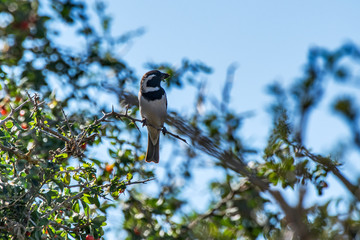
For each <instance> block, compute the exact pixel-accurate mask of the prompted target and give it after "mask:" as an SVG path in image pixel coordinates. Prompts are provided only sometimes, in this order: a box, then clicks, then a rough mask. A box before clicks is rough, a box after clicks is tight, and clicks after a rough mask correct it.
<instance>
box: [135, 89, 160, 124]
mask: <svg viewBox="0 0 360 240" xmlns="http://www.w3.org/2000/svg"><path fill="white" fill-rule="evenodd" d="M139 103H140V107H139V108H140V114H141V116H142V118H146V120H147V122H149V123H150V124H151V125H153V126H155V127H158V128H161V127H163V124H164V122H165V119H166V115H167V110H166V95H164V96H163V97H162V98H161V99H158V100H154V101H147V100H146V99H145V98H144V97H140V98H139Z"/></svg>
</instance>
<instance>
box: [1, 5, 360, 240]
mask: <svg viewBox="0 0 360 240" xmlns="http://www.w3.org/2000/svg"><path fill="white" fill-rule="evenodd" d="M94 3H95V6H88V5H87V4H86V2H85V1H73V0H62V1H55V0H44V1H40V2H39V1H35V0H32V1H31V0H2V1H1V3H0V64H1V66H0V81H1V82H0V83H1V85H0V86H1V91H0V96H1V102H0V111H1V115H2V117H1V118H2V119H3V120H2V121H1V126H0V127H1V140H0V141H1V142H0V150H1V152H0V154H1V162H0V169H1V172H0V189H1V191H0V202H1V204H0V205H1V206H0V237H1V239H87V240H89V239H100V238H105V237H104V229H106V227H105V226H106V225H107V215H108V214H109V212H110V211H113V209H117V210H119V211H121V212H122V216H121V221H120V220H119V221H118V223H119V229H120V230H119V231H120V234H122V236H123V238H126V239H160V238H161V239H281V238H283V239H358V238H360V231H359V229H360V222H359V220H360V219H359V214H358V213H359V201H360V194H359V192H360V191H359V190H360V189H359V187H358V182H355V183H352V182H351V181H350V180H348V179H347V177H346V176H345V175H344V174H343V173H342V172H341V165H342V163H343V161H344V159H346V158H345V155H346V154H347V153H348V150H349V149H352V150H354V151H357V152H358V151H359V150H360V128H359V107H358V93H359V91H358V87H359V77H360V76H359V75H357V74H358V69H359V60H360V50H359V48H358V46H356V45H355V44H353V43H346V44H344V45H342V46H340V47H339V48H338V49H335V50H331V51H330V50H327V49H324V48H320V47H318V48H312V49H310V50H309V53H308V59H307V62H306V64H305V68H304V72H303V76H301V77H300V78H297V79H296V80H295V81H294V83H293V84H292V85H291V86H290V87H284V86H282V85H281V84H279V83H273V84H271V85H270V86H269V87H268V92H269V93H270V94H271V95H272V96H273V97H274V98H273V102H272V104H271V105H270V106H269V114H271V116H272V118H273V122H272V125H271V126H269V127H268V129H269V137H268V143H267V146H266V147H265V149H255V148H253V147H252V146H248V145H247V144H246V143H244V141H243V139H242V138H241V135H240V133H239V130H240V129H241V127H242V123H243V121H244V120H245V119H247V118H250V117H251V115H252V114H251V113H249V112H245V113H239V112H237V110H236V109H230V108H229V107H228V106H229V102H230V101H231V99H230V94H231V89H232V82H233V78H234V73H235V71H236V66H235V65H231V66H229V69H228V73H227V76H224V79H225V81H224V87H223V91H222V93H223V94H222V97H221V99H214V98H212V99H209V98H208V97H207V95H206V93H205V92H204V84H205V83H204V76H206V75H208V74H211V72H212V69H211V67H208V66H206V64H204V63H202V62H199V61H192V60H188V59H184V60H183V61H182V63H181V65H180V66H179V67H176V68H175V67H173V65H172V64H171V63H154V62H151V63H146V66H147V68H148V69H149V70H150V69H160V70H162V71H164V72H167V73H169V74H170V76H171V77H170V80H169V81H168V82H167V83H166V86H165V87H166V89H171V88H183V87H185V86H187V87H189V86H190V87H192V88H194V89H195V90H196V94H195V96H193V98H194V99H193V101H194V110H193V112H192V114H191V116H182V115H181V113H176V112H173V111H171V112H170V113H169V119H168V121H167V124H168V125H170V127H171V130H173V131H175V132H177V133H178V134H180V136H182V137H185V138H186V139H187V140H188V142H189V144H188V145H184V144H180V142H179V140H177V139H173V138H170V137H163V138H162V141H164V142H166V143H167V144H169V145H170V147H167V149H170V150H169V153H168V154H166V155H168V156H169V158H168V159H162V161H166V166H167V168H166V173H165V174H164V177H162V178H158V177H157V176H155V174H154V171H153V170H151V169H150V168H149V167H148V166H146V165H147V164H146V163H144V161H143V158H144V151H145V147H144V144H142V143H143V141H142V139H143V138H145V137H144V134H142V135H141V134H140V132H139V131H138V130H137V128H136V127H135V125H134V123H133V122H132V121H131V120H129V119H128V118H126V117H124V118H121V119H112V121H97V120H96V119H99V118H101V117H102V116H103V113H102V112H105V113H109V112H111V110H112V106H109V104H107V99H109V98H112V99H118V101H117V102H118V103H119V106H120V104H122V105H121V106H122V107H121V108H119V107H118V106H116V109H117V110H119V111H121V112H123V113H125V111H126V110H125V109H128V110H129V111H128V112H126V113H128V114H129V115H130V116H132V117H136V116H137V112H138V107H137V98H136V95H137V92H136V91H137V90H134V89H137V88H138V84H139V79H140V77H141V74H142V73H136V72H135V71H134V70H133V69H132V68H131V66H129V65H128V63H126V62H125V61H124V60H123V59H122V58H121V56H117V55H115V54H114V51H112V49H114V48H118V47H121V46H123V45H126V44H127V42H129V41H130V40H131V39H132V38H134V37H140V36H141V35H142V34H143V33H144V31H143V29H135V30H134V31H132V32H128V33H125V34H123V35H122V36H112V35H111V34H110V27H111V18H110V17H109V16H107V15H106V13H105V9H104V8H105V4H104V3H103V2H102V1H95V2H94ZM44 8H47V9H46V11H44V10H43V9H44ZM94 13H95V15H96V16H97V19H93V18H91V17H90V16H93V14H94ZM94 21H98V23H97V24H94ZM56 24H63V25H65V26H67V27H68V28H69V29H72V30H74V32H76V37H77V38H79V39H81V41H83V42H84V45H83V46H79V48H77V49H73V48H70V47H67V46H66V45H62V44H59V41H58V39H59V38H60V37H61V36H60V35H59V32H58V30H57V29H56V27H54V26H56ZM94 25H96V26H97V25H98V26H99V27H94ZM269 77H271V76H269ZM331 82H335V83H336V84H338V85H339V86H340V85H341V86H347V87H348V88H349V89H351V91H349V93H347V94H342V95H339V96H338V97H336V98H335V99H333V100H332V102H331V106H330V107H331V108H332V109H333V112H334V114H336V115H338V116H339V117H340V118H341V119H342V120H343V121H344V124H345V125H347V126H348V127H349V129H350V132H351V136H352V138H351V139H348V140H344V139H339V147H338V148H336V149H334V151H333V152H332V153H331V154H329V152H324V153H314V152H312V151H311V146H306V144H305V143H304V139H305V135H306V133H307V130H308V128H307V125H308V124H307V123H308V121H309V117H310V115H311V114H312V113H313V112H314V111H316V110H317V108H318V106H319V103H320V102H321V101H322V100H323V99H324V96H326V94H327V91H328V86H329V84H330V83H331ZM55 89H60V91H59V90H57V91H55ZM353 90H355V95H351V94H350V93H354V91H353ZM356 94H357V95H356ZM205 105H206V106H210V107H207V108H204V106H205ZM18 106H19V108H17V107H18ZM204 109H206V111H204ZM4 119H5V120H4ZM105 120H110V119H105ZM323 137H324V138H326V136H323ZM94 149H95V151H97V152H100V154H95V157H94V154H90V153H91V151H92V150H94ZM108 156H109V157H108ZM174 156H176V157H178V158H180V159H181V161H180V163H178V162H177V163H176V164H175V165H173V164H174V161H173V158H174ZM209 162H211V163H212V164H211V168H214V169H216V171H218V173H219V176H224V177H221V179H222V181H219V180H214V181H212V182H210V183H209V188H208V191H209V193H211V195H212V198H211V199H212V200H211V201H210V203H209V204H208V206H207V209H208V210H207V211H205V212H197V211H195V210H193V209H189V199H187V198H186V197H184V196H183V193H184V187H185V186H186V185H189V184H191V183H190V182H191V179H192V178H193V176H194V175H195V174H196V170H197V169H199V168H203V167H204V166H206V167H208V163H209ZM330 175H332V176H334V177H335V178H336V180H337V181H339V182H341V183H342V184H343V187H344V188H346V189H347V190H348V191H349V194H350V197H349V196H344V197H343V198H342V199H329V200H328V202H326V203H325V204H319V203H317V202H316V201H315V202H311V206H305V205H304V199H305V198H306V194H307V192H308V191H309V189H310V188H312V187H314V188H315V189H316V190H317V192H316V194H317V195H319V196H320V195H322V194H323V190H324V189H326V188H327V186H328V180H329V176H330ZM153 177H155V180H152V179H153ZM356 178H357V179H359V177H358V176H357V177H356ZM146 181H153V182H154V183H155V186H156V190H150V191H149V190H146V188H147V186H148V185H143V186H140V185H135V184H136V183H138V184H141V183H143V182H146ZM132 184H134V185H132ZM130 185H131V186H130ZM284 189H287V190H289V189H292V190H290V192H291V193H292V194H294V195H296V196H297V199H298V202H297V203H296V204H294V203H293V202H290V201H289V200H288V199H287V198H286V197H285V192H284V191H282V190H284ZM151 191H152V193H151ZM124 192H125V193H126V194H124ZM349 199H350V200H349ZM344 200H349V204H347V205H346V207H345V208H346V210H345V212H344V211H342V213H341V216H339V215H338V214H339V211H338V208H337V207H336V206H338V205H337V204H339V202H342V201H344ZM334 206H335V207H334ZM119 218H120V217H119ZM120 224H121V225H120Z"/></svg>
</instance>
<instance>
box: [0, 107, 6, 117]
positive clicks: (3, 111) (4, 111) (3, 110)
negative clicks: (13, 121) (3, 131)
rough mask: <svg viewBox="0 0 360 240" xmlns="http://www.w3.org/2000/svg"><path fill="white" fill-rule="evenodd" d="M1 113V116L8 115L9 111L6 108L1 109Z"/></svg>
mask: <svg viewBox="0 0 360 240" xmlns="http://www.w3.org/2000/svg"><path fill="white" fill-rule="evenodd" d="M0 113H1V115H6V114H7V113H8V111H7V110H6V109H5V108H3V107H0Z"/></svg>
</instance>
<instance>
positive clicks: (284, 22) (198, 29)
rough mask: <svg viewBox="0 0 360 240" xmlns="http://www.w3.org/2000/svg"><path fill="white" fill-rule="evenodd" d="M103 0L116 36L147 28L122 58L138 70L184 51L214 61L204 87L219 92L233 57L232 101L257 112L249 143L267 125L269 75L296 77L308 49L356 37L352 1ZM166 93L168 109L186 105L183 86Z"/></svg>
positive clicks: (356, 5) (357, 5)
mask: <svg viewBox="0 0 360 240" xmlns="http://www.w3.org/2000/svg"><path fill="white" fill-rule="evenodd" d="M108 6H109V7H108V12H109V13H110V15H111V16H112V17H113V32H114V33H115V34H121V33H123V32H126V31H130V30H134V29H137V28H140V27H143V28H145V30H146V32H145V34H144V35H143V36H141V37H139V38H137V39H135V40H134V42H133V45H132V47H131V49H130V50H129V51H128V52H127V53H126V55H125V56H124V58H125V60H127V61H128V62H129V64H130V65H131V66H134V67H135V69H136V70H137V72H138V74H139V75H142V73H143V72H145V71H146V70H147V69H144V68H143V66H144V63H145V62H148V61H156V62H170V63H173V64H174V65H175V66H176V65H179V64H180V62H181V60H182V59H183V58H184V57H186V58H188V59H191V60H200V61H202V62H204V63H206V64H207V65H209V66H211V67H213V69H214V73H213V74H212V75H210V76H209V77H207V80H208V83H207V85H208V86H207V91H208V94H210V95H217V96H218V95H219V94H220V93H221V87H222V84H223V81H224V79H225V76H226V70H227V67H228V66H229V65H230V64H231V63H233V62H236V63H237V64H238V66H239V68H238V70H237V72H236V77H235V83H234V88H233V92H232V105H231V106H232V107H233V108H234V109H236V110H237V111H239V112H242V111H248V110H254V111H255V112H256V113H257V117H256V118H255V119H252V121H251V122H252V126H249V127H248V128H246V129H244V134H245V135H246V136H248V137H249V138H250V140H253V141H258V138H262V137H263V136H266V134H267V130H268V129H267V128H266V126H265V125H263V124H261V123H262V122H263V121H264V120H265V118H267V114H266V112H265V111H264V109H265V107H266V105H267V104H268V103H269V100H270V98H269V97H268V96H267V95H266V94H265V87H266V85H267V84H269V83H271V82H273V81H274V80H278V81H280V82H283V83H285V84H287V83H290V82H292V81H293V80H294V79H296V78H297V77H299V76H301V70H302V66H303V64H304V63H305V62H306V57H307V50H308V49H309V47H312V46H324V47H328V48H330V49H334V48H336V47H338V46H340V45H341V44H342V43H344V42H346V41H354V42H357V43H358V42H359V40H360V31H359V30H358V24H357V23H359V22H360V14H359V10H360V2H357V1H325V0H322V1H296V2H294V1H291V2H290V1H235V0H234V1H189V0H185V1H160V0H157V1H117V0H116V1H115V0H113V1H109V5H108ZM119 51H122V50H119ZM168 95H169V96H168V98H169V106H170V108H175V109H177V110H184V111H185V109H186V106H187V103H185V102H184V101H183V98H182V96H183V95H184V92H183V91H181V90H180V91H176V90H174V91H173V92H171V93H170V94H168ZM179 99H181V101H179ZM254 120H256V121H254ZM249 124H250V123H249ZM259 127H260V128H259Z"/></svg>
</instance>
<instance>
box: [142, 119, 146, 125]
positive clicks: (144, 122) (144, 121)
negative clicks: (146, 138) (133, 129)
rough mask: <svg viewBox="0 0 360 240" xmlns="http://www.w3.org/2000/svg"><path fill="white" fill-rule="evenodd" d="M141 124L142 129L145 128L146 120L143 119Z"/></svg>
mask: <svg viewBox="0 0 360 240" xmlns="http://www.w3.org/2000/svg"><path fill="white" fill-rule="evenodd" d="M141 123H142V126H143V127H144V126H146V118H143V119H142V120H141Z"/></svg>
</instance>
